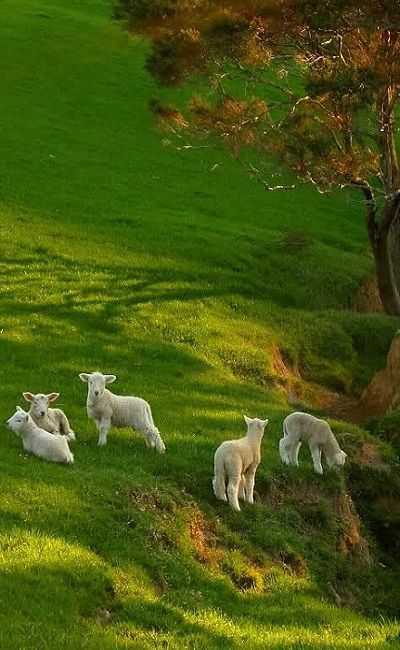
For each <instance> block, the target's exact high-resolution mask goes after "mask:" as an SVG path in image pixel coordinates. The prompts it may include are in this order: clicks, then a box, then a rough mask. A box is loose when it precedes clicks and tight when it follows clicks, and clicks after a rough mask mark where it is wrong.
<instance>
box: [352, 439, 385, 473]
mask: <svg viewBox="0 0 400 650" xmlns="http://www.w3.org/2000/svg"><path fill="white" fill-rule="evenodd" d="M356 460H357V462H358V463H359V464H360V465H364V466H367V467H371V468H372V469H374V470H377V471H382V472H389V471H390V466H389V465H388V464H387V463H385V461H384V460H383V459H382V455H381V452H380V451H379V449H378V447H377V446H376V445H374V444H373V443H371V442H364V443H363V444H362V445H361V447H360V448H359V450H358V452H357V456H356Z"/></svg>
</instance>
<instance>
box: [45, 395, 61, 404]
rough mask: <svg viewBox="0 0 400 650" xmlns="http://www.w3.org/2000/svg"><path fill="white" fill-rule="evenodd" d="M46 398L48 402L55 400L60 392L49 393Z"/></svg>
mask: <svg viewBox="0 0 400 650" xmlns="http://www.w3.org/2000/svg"><path fill="white" fill-rule="evenodd" d="M46 397H47V399H48V400H49V402H55V401H56V399H57V398H58V397H60V393H49V395H46Z"/></svg>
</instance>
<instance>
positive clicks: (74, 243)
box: [0, 0, 399, 650]
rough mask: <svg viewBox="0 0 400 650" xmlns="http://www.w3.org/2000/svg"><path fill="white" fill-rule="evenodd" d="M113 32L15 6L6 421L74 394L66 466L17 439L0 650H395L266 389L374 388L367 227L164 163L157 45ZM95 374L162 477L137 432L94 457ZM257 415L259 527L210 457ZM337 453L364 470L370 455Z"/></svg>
mask: <svg viewBox="0 0 400 650" xmlns="http://www.w3.org/2000/svg"><path fill="white" fill-rule="evenodd" d="M149 6H150V5H149ZM108 12H109V2H108V0H103V1H102V0H87V1H85V3H82V2H81V1H80V0H68V2H67V1H66V0H45V1H44V2H43V0H41V2H39V1H38V0H20V1H19V2H18V3H15V2H14V1H12V0H5V1H4V2H3V3H1V6H0V18H1V24H2V55H3V57H4V61H7V62H8V63H7V65H5V66H2V72H1V74H2V84H3V89H4V92H3V95H2V101H1V102H0V121H1V125H2V130H1V134H2V136H1V137H2V145H3V152H4V151H6V152H7V155H3V156H2V157H1V158H0V166H1V170H0V177H1V179H2V180H1V188H2V202H1V205H0V224H1V233H0V234H1V236H0V253H1V259H2V260H3V262H2V266H1V269H0V270H1V274H2V291H1V295H0V352H1V358H2V364H1V366H0V380H1V386H2V399H1V421H2V422H4V421H5V420H6V419H7V417H9V415H10V413H12V411H13V409H14V407H15V404H16V403H21V400H22V397H21V392H22V391H23V390H32V391H44V392H50V391H53V390H60V392H61V397H60V406H61V407H62V408H64V409H65V411H66V412H67V414H68V416H69V418H70V420H71V424H72V426H73V428H74V429H75V430H76V432H77V442H76V444H75V446H74V448H73V450H74V453H75V456H76V463H75V465H74V466H73V467H68V468H67V467H59V466H56V465H54V464H50V463H45V462H42V461H40V460H39V459H37V458H35V457H32V456H28V455H26V454H24V453H23V451H22V447H21V441H20V439H18V438H17V437H16V436H15V435H14V434H12V432H10V431H9V430H7V429H6V428H5V427H4V426H3V428H2V435H1V436H0V481H1V489H0V509H1V513H2V514H1V516H2V525H1V534H0V573H1V575H0V598H1V602H2V607H1V611H0V647H1V648H14V647H18V648H25V647H26V648H28V647H29V648H49V649H52V648H54V649H56V648H59V647H60V646H63V647H65V648H71V649H74V650H75V649H76V648H82V647H85V648H90V649H91V648H93V649H98V648H105V649H106V650H108V648H110V649H111V648H114V649H115V648H116V647H121V648H125V647H129V648H130V647H134V648H140V649H142V648H155V647H170V648H174V649H175V648H177V649H180V648H182V649H183V648H184V649H187V648H194V647H196V648H199V649H200V650H202V649H204V650H205V649H207V650H208V649H209V648H224V649H226V648H237V647H238V646H240V645H243V643H245V644H247V645H248V646H249V647H252V648H268V647H271V648H282V647H285V648H298V647H300V646H302V647H303V648H310V649H314V648H320V647H321V639H323V643H324V644H325V645H326V646H327V647H332V648H338V649H340V650H342V649H344V648H348V647H349V646H351V647H353V648H357V649H360V650H361V649H364V648H366V647H371V648H379V647H382V648H384V647H385V646H386V645H387V643H389V641H393V643H395V641H396V635H397V634H398V631H399V628H398V625H397V624H396V623H395V622H391V621H390V620H388V618H387V617H388V616H389V615H390V616H392V615H393V614H395V613H396V612H395V611H394V610H395V607H396V603H397V602H398V584H399V581H398V573H397V569H396V567H395V566H393V567H389V569H387V570H385V569H382V568H380V567H379V565H376V566H375V567H374V568H373V569H371V570H369V569H368V568H365V567H364V566H363V565H359V564H357V561H356V559H354V557H353V556H351V555H350V556H344V555H342V554H340V553H339V552H338V551H337V550H336V548H335V544H336V542H337V539H338V536H339V535H340V534H341V532H342V528H343V525H344V524H343V521H342V520H341V519H340V517H339V515H338V513H337V512H335V510H334V509H333V507H332V506H331V505H329V503H332V499H333V498H334V497H335V495H340V494H342V492H343V491H344V489H345V483H346V481H347V474H345V476H346V478H344V477H343V476H342V475H338V476H337V475H333V474H332V473H330V472H328V471H327V472H326V474H325V476H324V477H322V478H319V477H316V476H315V475H314V473H313V471H312V467H311V460H310V457H309V454H308V453H307V450H304V451H303V450H302V453H301V467H300V468H299V469H295V468H288V469H286V468H282V465H281V462H280V459H279V457H278V454H277V443H278V440H279V438H280V436H281V425H282V419H283V417H284V415H286V414H287V412H288V408H287V405H286V403H285V400H284V397H283V395H282V394H281V393H279V392H276V391H274V390H272V388H271V385H270V384H271V381H273V380H274V379H275V378H276V375H277V373H278V370H277V369H276V368H275V369H274V368H273V367H272V365H273V358H274V355H273V351H274V350H276V348H278V349H283V350H284V355H283V356H284V359H285V360H286V362H287V363H288V365H290V363H293V364H295V363H296V362H298V361H300V362H301V359H302V358H307V359H308V361H307V363H308V368H309V373H310V377H311V375H312V378H313V381H316V382H318V381H319V380H321V377H323V376H324V373H325V372H326V368H328V367H329V368H331V370H330V372H331V373H332V376H333V377H334V380H336V381H340V379H341V377H343V376H345V377H346V378H351V382H353V384H357V385H359V384H360V382H361V378H364V377H365V376H366V375H367V374H368V375H369V376H371V375H372V374H373V373H374V372H375V371H376V370H377V369H378V368H380V367H381V365H382V362H383V360H384V358H385V355H386V352H387V346H386V342H389V341H390V338H391V333H392V332H394V331H395V330H396V329H397V328H398V324H397V321H395V320H394V319H391V318H388V317H386V316H381V315H377V316H376V317H375V316H374V317H372V316H368V315H361V314H353V313H352V312H350V311H348V310H347V309H346V307H347V306H348V304H349V301H350V298H351V296H352V294H353V292H354V291H355V290H356V289H357V288H358V286H359V285H360V283H361V282H362V280H363V278H364V277H365V276H366V275H368V274H369V273H370V270H371V260H370V259H369V257H368V255H367V253H366V241H365V237H364V235H363V231H362V224H360V223H359V222H358V221H357V220H356V219H347V217H348V215H349V213H350V212H351V214H355V211H356V206H355V205H354V203H352V202H350V203H349V205H345V206H343V204H342V203H341V201H340V199H339V198H338V197H337V196H336V195H335V196H333V198H332V201H331V202H327V201H326V200H325V199H324V198H323V197H320V196H314V195H312V194H311V193H309V191H308V190H307V189H306V188H304V189H303V190H301V191H300V194H299V195H296V196H294V195H293V194H291V195H285V196H284V197H283V196H282V195H280V196H277V195H270V194H268V195H267V199H266V195H265V194H264V193H263V192H262V191H261V189H260V187H258V186H256V185H255V184H253V183H252V182H251V181H250V180H249V179H247V178H246V177H244V176H242V175H241V174H240V172H239V171H238V170H236V167H235V166H234V163H233V162H232V161H231V160H230V158H229V157H227V156H226V154H225V153H224V151H223V150H221V149H219V150H217V151H211V150H205V155H204V158H203V160H202V161H200V160H199V158H198V157H195V156H192V155H191V151H190V150H187V151H186V153H185V152H184V151H183V150H182V152H180V153H178V154H176V152H171V151H170V150H168V149H163V148H161V147H160V137H159V134H157V133H155V132H154V130H153V122H152V118H151V116H150V115H149V114H148V112H147V106H148V102H149V100H150V99H151V97H153V96H154V93H155V88H154V86H153V84H152V82H151V80H150V79H149V77H148V76H147V75H146V74H145V73H144V71H143V67H144V59H145V55H146V46H145V45H144V44H143V42H142V41H138V40H136V39H129V40H128V39H127V38H126V34H124V33H122V32H121V30H120V29H119V28H118V26H116V25H114V24H112V23H111V24H110V22H109V17H108ZM42 14H45V15H46V16H48V18H47V17H44V16H43V15H42ZM66 61H67V62H68V65H66ZM164 92H165V97H166V99H168V100H170V101H173V100H174V97H173V95H172V93H171V95H170V96H169V97H168V91H167V90H165V91H164ZM27 116H29V119H27ZM214 165H217V168H216V169H215V170H214V171H212V172H211V171H210V170H211V169H212V168H213V167H214ZM221 187H224V191H223V192H222V191H221ZM322 213H323V214H324V224H322V223H321V214H322ZM243 215H245V219H243ZM338 215H342V216H343V217H344V216H345V217H346V226H345V229H344V230H342V229H338V227H337V223H338ZM266 217H267V218H266ZM326 224H327V225H328V226H329V227H328V228H326ZM296 230H301V231H302V232H303V233H304V234H303V235H299V236H298V235H291V236H289V235H287V234H285V233H293V231H296ZM315 319H317V321H318V328H317V329H318V331H316V328H315V327H314V320H315ZM320 329H321V330H323V331H324V332H325V336H327V337H333V339H334V340H332V341H331V340H330V339H329V341H327V343H326V345H324V340H323V337H322V336H320V337H318V332H319V330H320ZM350 340H351V344H350V343H349V341H350ZM349 345H350V347H349ZM335 355H336V356H335ZM324 368H325V369H324ZM95 369H100V370H103V371H104V372H115V374H117V377H118V379H117V383H116V384H115V391H116V392H120V393H131V394H138V395H142V396H143V397H145V398H146V399H148V400H149V402H150V403H151V405H152V408H153V413H154V417H155V421H156V423H157V424H158V426H159V427H160V430H161V432H162V434H163V437H164V438H165V441H166V444H167V453H166V454H165V456H163V457H162V456H159V455H156V454H152V453H149V452H148V451H147V450H146V448H145V445H144V441H143V439H142V437H141V436H140V435H139V434H135V433H132V432H131V431H129V430H112V431H111V432H110V434H109V441H108V444H107V446H106V448H105V449H99V448H98V447H97V445H96V442H97V435H96V432H95V427H94V424H93V423H92V422H89V421H88V420H87V417H86V411H85V386H84V385H83V384H82V383H81V382H80V381H79V379H78V377H77V373H78V372H81V371H91V370H95ZM346 381H348V382H349V381H350V380H347V379H346ZM351 382H350V383H351ZM243 413H247V414H248V415H250V416H251V415H254V416H257V415H260V416H265V417H269V418H270V424H269V429H268V432H267V434H266V436H265V441H264V443H263V461H262V464H261V466H260V468H259V471H258V473H257V482H256V490H257V503H256V504H255V505H254V506H252V505H244V507H243V510H242V512H241V513H238V514H237V513H233V512H232V511H230V509H229V508H228V507H227V506H226V504H223V503H219V502H216V500H215V498H214V496H213V493H212V489H211V477H212V457H213V453H214V450H215V448H216V447H217V446H218V444H219V443H220V442H222V440H225V439H228V438H233V437H240V436H241V435H242V434H243V432H244V423H243V419H242V416H243ZM342 427H343V428H344V427H346V428H345V429H344V430H346V431H347V425H344V424H343V425H342ZM335 431H336V429H335ZM339 433H340V431H339ZM340 435H342V436H343V445H344V447H345V449H346V450H348V449H349V450H350V451H351V454H352V456H353V455H354V454H355V453H356V450H357V445H358V444H359V440H360V436H361V433H360V432H359V431H358V432H357V433H356V434H354V441H353V442H352V443H351V444H350V440H349V439H348V437H347V435H345V434H344V433H343V434H340ZM341 442H342V438H341ZM351 445H354V451H353V447H352V446H351ZM277 486H278V487H277ZM312 489H315V490H316V492H315V493H313V495H312V496H313V499H312V500H311V501H310V500H308V501H307V499H306V500H304V499H302V494H304V491H305V492H306V493H308V491H309V490H312ZM322 494H324V499H326V501H325V502H321V499H322V497H321V495H322ZM314 497H315V498H314ZM330 499H331V501H329V500H330ZM378 558H379V555H377V559H378ZM328 580H329V581H331V583H332V588H334V589H335V590H338V592H339V593H340V596H341V597H342V598H343V601H342V606H341V607H338V606H336V605H335V602H334V598H333V595H332V590H331V589H330V588H329V586H328V585H327V582H328Z"/></svg>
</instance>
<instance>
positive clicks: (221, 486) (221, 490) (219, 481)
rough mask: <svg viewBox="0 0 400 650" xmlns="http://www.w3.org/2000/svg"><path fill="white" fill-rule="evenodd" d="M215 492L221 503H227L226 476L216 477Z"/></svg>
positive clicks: (214, 480) (214, 479)
mask: <svg viewBox="0 0 400 650" xmlns="http://www.w3.org/2000/svg"><path fill="white" fill-rule="evenodd" d="M212 485H213V490H214V494H215V496H216V497H217V499H220V500H221V501H227V500H228V499H227V497H226V491H225V477H224V476H214V478H213V482H212Z"/></svg>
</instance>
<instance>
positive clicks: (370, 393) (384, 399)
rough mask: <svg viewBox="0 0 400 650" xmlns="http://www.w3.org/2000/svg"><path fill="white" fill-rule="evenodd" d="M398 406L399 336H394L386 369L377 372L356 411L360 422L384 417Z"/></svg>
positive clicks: (399, 396)
mask: <svg viewBox="0 0 400 650" xmlns="http://www.w3.org/2000/svg"><path fill="white" fill-rule="evenodd" d="M399 405H400V336H395V337H394V339H393V341H392V344H391V346H390V349H389V352H388V355H387V360H386V368H384V369H383V370H380V371H379V372H377V374H376V375H375V377H373V379H372V381H371V382H370V384H369V386H367V388H366V389H365V390H364V392H363V394H362V395H361V399H360V402H359V405H358V407H357V409H356V416H357V418H358V419H359V420H360V421H362V420H364V419H366V418H368V417H371V416H374V415H384V413H386V412H387V411H392V410H393V409H395V408H397V407H398V406H399Z"/></svg>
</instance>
